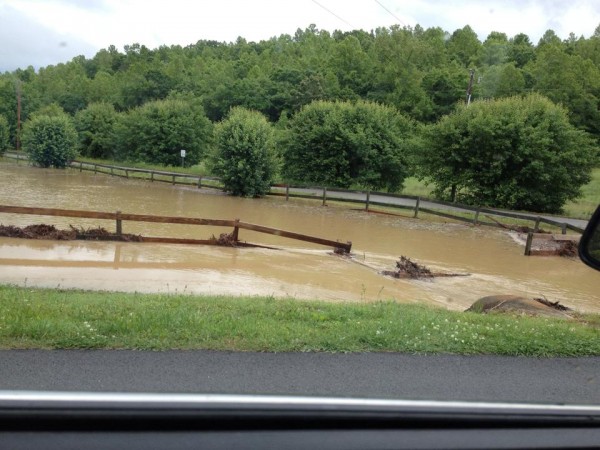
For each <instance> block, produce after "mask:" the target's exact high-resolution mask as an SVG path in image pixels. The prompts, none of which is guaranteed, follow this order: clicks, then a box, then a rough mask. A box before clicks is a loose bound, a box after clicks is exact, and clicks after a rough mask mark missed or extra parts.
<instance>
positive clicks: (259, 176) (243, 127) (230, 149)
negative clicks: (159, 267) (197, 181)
mask: <svg viewBox="0 0 600 450" xmlns="http://www.w3.org/2000/svg"><path fill="white" fill-rule="evenodd" d="M275 167H276V162H275V158H274V155H273V129H272V127H271V125H270V124H269V122H267V119H266V118H265V117H264V116H263V115H262V114H261V113H259V112H257V111H250V110H247V109H244V108H241V107H236V108H233V109H232V110H231V111H230V113H229V116H228V117H227V119H225V120H224V121H222V122H221V123H219V124H217V126H216V127H215V153H214V155H213V171H214V173H215V175H218V176H220V177H221V179H222V182H223V184H224V186H225V190H226V191H228V192H231V193H232V194H233V195H237V196H244V197H260V196H263V195H265V194H266V193H267V192H269V188H270V185H271V182H272V181H273V176H274V172H275Z"/></svg>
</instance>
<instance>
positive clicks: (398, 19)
mask: <svg viewBox="0 0 600 450" xmlns="http://www.w3.org/2000/svg"><path fill="white" fill-rule="evenodd" d="M375 2H376V3H377V4H378V5H379V6H381V7H382V8H383V9H385V10H386V11H387V12H388V14H389V15H390V16H392V17H393V18H394V19H396V20H397V21H398V23H400V25H402V26H406V24H405V23H404V21H403V20H402V19H400V17H398V16H397V15H396V14H394V13H393V12H391V11H390V10H389V9H387V8H386V7H385V6H384V5H383V3H381V2H380V1H379V0H375Z"/></svg>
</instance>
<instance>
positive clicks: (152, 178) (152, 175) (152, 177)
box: [150, 172, 154, 181]
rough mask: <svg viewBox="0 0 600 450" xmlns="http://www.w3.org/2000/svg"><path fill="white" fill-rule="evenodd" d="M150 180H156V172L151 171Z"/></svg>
mask: <svg viewBox="0 0 600 450" xmlns="http://www.w3.org/2000/svg"><path fill="white" fill-rule="evenodd" d="M150 181H154V172H150Z"/></svg>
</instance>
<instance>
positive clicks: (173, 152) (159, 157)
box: [116, 99, 212, 166]
mask: <svg viewBox="0 0 600 450" xmlns="http://www.w3.org/2000/svg"><path fill="white" fill-rule="evenodd" d="M211 126H212V125H211V123H210V121H209V120H208V119H207V118H206V115H205V114H204V110H203V109H202V107H201V105H196V104H195V103H193V102H188V101H185V100H182V99H166V100H157V101H152V102H148V103H145V104H144V105H142V106H140V107H138V108H135V109H132V110H131V111H129V112H128V113H127V114H124V115H123V116H121V120H119V121H118V123H117V126H116V136H117V142H118V155H117V156H118V159H123V160H130V161H142V162H148V163H153V164H163V165H170V166H177V165H179V164H181V157H180V151H181V150H186V158H185V165H186V166H192V165H194V164H197V163H198V162H199V161H200V159H201V158H202V156H203V155H204V153H205V149H206V148H208V146H209V144H210V136H211V132H212V130H211Z"/></svg>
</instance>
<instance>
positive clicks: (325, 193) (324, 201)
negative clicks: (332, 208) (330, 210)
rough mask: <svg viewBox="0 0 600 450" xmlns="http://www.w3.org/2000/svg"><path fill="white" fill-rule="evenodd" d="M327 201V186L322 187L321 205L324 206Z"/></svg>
mask: <svg viewBox="0 0 600 450" xmlns="http://www.w3.org/2000/svg"><path fill="white" fill-rule="evenodd" d="M326 203H327V188H326V187H324V188H323V206H325V205H326Z"/></svg>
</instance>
